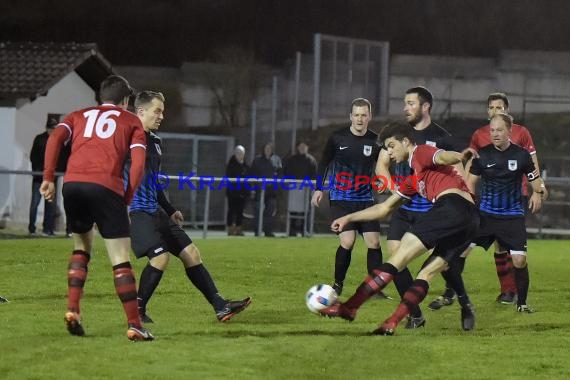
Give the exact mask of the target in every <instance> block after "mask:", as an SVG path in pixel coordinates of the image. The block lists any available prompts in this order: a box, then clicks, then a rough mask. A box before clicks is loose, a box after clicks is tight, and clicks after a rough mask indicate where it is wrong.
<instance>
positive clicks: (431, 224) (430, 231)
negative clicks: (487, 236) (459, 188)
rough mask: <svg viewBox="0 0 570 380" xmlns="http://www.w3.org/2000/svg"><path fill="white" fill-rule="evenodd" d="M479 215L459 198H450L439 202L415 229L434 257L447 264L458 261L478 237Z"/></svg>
mask: <svg viewBox="0 0 570 380" xmlns="http://www.w3.org/2000/svg"><path fill="white" fill-rule="evenodd" d="M478 226H479V212H478V211H477V208H476V207H475V205H474V204H473V203H471V202H468V201H467V200H465V199H464V198H463V197H462V196H460V195H458V194H446V195H443V196H442V197H441V198H439V199H438V200H436V201H435V203H434V205H433V207H432V209H431V210H429V211H428V212H426V213H425V215H424V216H423V217H421V218H419V220H418V221H417V223H415V224H414V225H412V226H411V228H410V232H411V233H412V234H414V235H415V236H417V237H418V238H419V239H420V240H421V242H422V243H423V244H424V246H425V247H426V248H427V249H432V248H433V249H434V250H433V255H436V256H439V257H441V258H442V259H444V260H445V261H447V262H450V261H451V260H453V259H454V258H455V257H458V256H459V255H461V254H462V253H463V251H465V249H466V248H467V247H468V246H469V244H470V243H471V241H473V238H474V237H475V235H476V233H477V227H478Z"/></svg>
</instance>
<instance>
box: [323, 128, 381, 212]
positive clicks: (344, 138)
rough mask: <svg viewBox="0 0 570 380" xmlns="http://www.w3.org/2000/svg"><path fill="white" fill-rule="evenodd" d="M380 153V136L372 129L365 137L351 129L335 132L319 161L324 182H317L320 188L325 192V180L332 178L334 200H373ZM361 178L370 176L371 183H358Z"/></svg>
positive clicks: (331, 185)
mask: <svg viewBox="0 0 570 380" xmlns="http://www.w3.org/2000/svg"><path fill="white" fill-rule="evenodd" d="M379 152H380V145H379V144H378V135H377V134H376V133H374V132H372V131H370V130H368V131H366V133H365V134H364V136H356V135H354V134H353V133H352V132H351V131H350V127H345V128H342V129H339V130H337V131H335V132H333V134H332V135H331V136H330V137H329V139H328V141H327V144H326V146H325V150H324V151H323V155H322V158H321V160H320V162H319V168H318V179H322V181H317V187H318V188H319V189H323V181H324V180H325V179H327V178H330V179H331V183H330V184H329V186H328V187H327V189H330V194H329V199H330V200H331V201H356V202H366V201H373V200H374V194H373V193H372V186H371V184H370V180H371V179H372V178H373V177H374V169H375V166H376V160H377V159H378V153H379ZM327 169H328V174H327V176H326V178H325V173H327ZM357 176H365V177H367V178H368V183H366V184H363V183H357V178H356V177H357Z"/></svg>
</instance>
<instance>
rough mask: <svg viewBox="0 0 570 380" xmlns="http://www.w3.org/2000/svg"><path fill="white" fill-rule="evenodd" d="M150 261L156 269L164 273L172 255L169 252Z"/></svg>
mask: <svg viewBox="0 0 570 380" xmlns="http://www.w3.org/2000/svg"><path fill="white" fill-rule="evenodd" d="M149 261H150V265H152V266H153V267H155V268H156V269H159V270H161V271H164V270H165V269H166V267H167V266H168V262H169V261H170V255H169V254H168V252H162V253H161V254H160V255H158V256H154V257H152V258H150V260H149Z"/></svg>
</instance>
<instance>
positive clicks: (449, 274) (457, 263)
mask: <svg viewBox="0 0 570 380" xmlns="http://www.w3.org/2000/svg"><path fill="white" fill-rule="evenodd" d="M464 266H465V258H457V259H454V260H452V261H451V262H450V263H449V269H447V270H446V271H445V272H442V273H441V275H442V276H443V278H444V279H445V282H446V284H447V285H448V286H450V287H451V289H453V290H454V291H455V293H456V294H457V300H458V301H459V303H460V304H461V306H464V305H466V304H468V303H469V297H468V296H467V292H466V290H465V284H464V283H463V276H462V275H461V272H462V270H463V267H464Z"/></svg>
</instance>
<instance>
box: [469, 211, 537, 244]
mask: <svg viewBox="0 0 570 380" xmlns="http://www.w3.org/2000/svg"><path fill="white" fill-rule="evenodd" d="M479 217H480V219H481V221H480V223H479V232H477V236H476V237H475V239H473V243H474V244H475V245H478V246H479V247H483V248H484V249H485V250H487V249H489V247H490V246H491V245H492V244H493V242H494V241H495V240H497V241H498V242H499V244H500V245H501V247H503V248H505V249H508V250H509V251H512V252H517V253H521V254H522V253H523V252H526V225H525V218H524V217H520V218H497V217H495V216H493V215H490V214H486V213H483V212H480V213H479Z"/></svg>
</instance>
